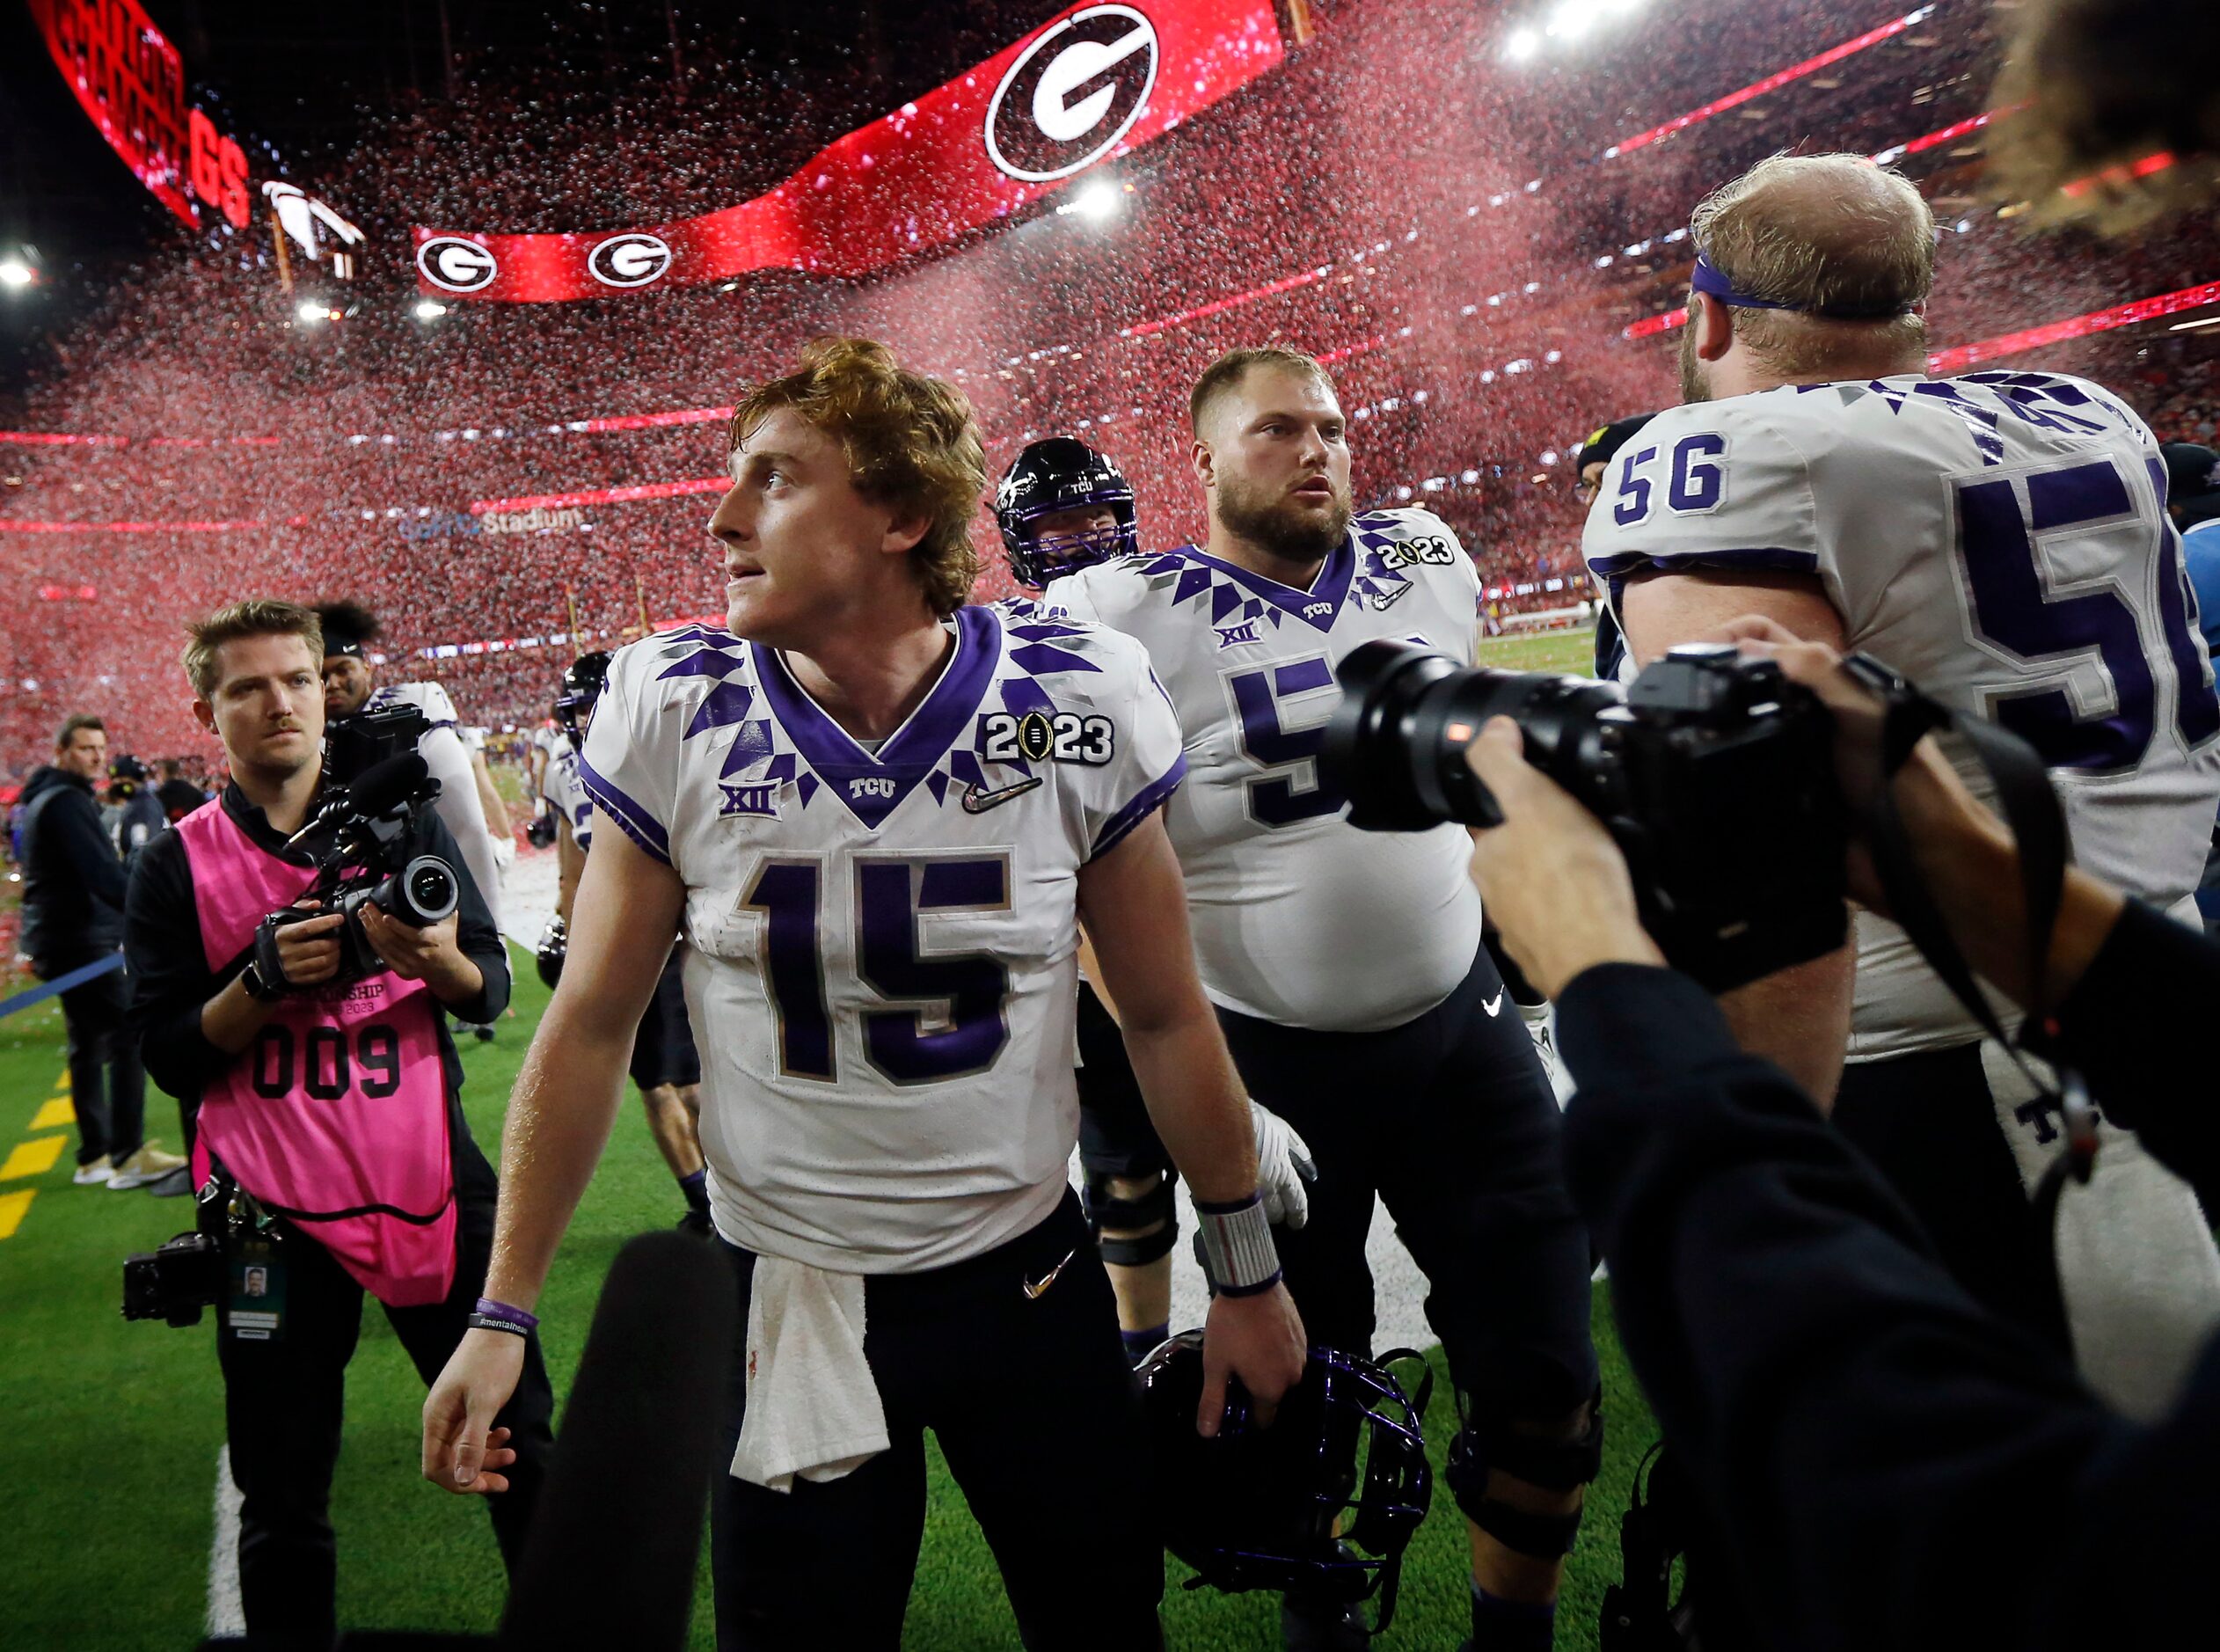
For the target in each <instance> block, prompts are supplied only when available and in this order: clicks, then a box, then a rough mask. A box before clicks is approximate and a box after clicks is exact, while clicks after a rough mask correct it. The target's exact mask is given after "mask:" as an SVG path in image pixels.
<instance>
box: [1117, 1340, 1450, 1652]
mask: <svg viewBox="0 0 2220 1652" xmlns="http://www.w3.org/2000/svg"><path fill="white" fill-rule="evenodd" d="M1406 1358H1410V1359H1416V1358H1418V1356H1416V1355H1415V1354H1413V1353H1412V1352H1411V1351H1410V1350H1408V1349H1396V1350H1393V1351H1391V1352H1390V1353H1388V1354H1386V1355H1384V1356H1382V1361H1381V1363H1374V1362H1372V1361H1369V1360H1364V1359H1360V1358H1357V1357H1356V1356H1353V1355H1348V1354H1344V1353H1341V1352H1339V1351H1338V1350H1335V1349H1323V1348H1313V1349H1311V1357H1310V1361H1309V1363H1308V1364H1307V1365H1306V1366H1305V1367H1304V1374H1303V1379H1302V1381H1301V1382H1300V1383H1298V1384H1297V1385H1296V1386H1295V1387H1294V1388H1292V1389H1290V1390H1289V1392H1288V1393H1287V1394H1286V1395H1285V1396H1283V1397H1282V1400H1281V1402H1280V1410H1279V1414H1278V1416H1277V1417H1276V1418H1275V1419H1274V1422H1273V1425H1272V1427H1271V1428H1270V1429H1259V1428H1257V1427H1256V1426H1255V1425H1254V1423H1253V1422H1252V1420H1251V1415H1250V1409H1249V1401H1248V1396H1247V1395H1246V1394H1245V1393H1243V1392H1242V1390H1241V1388H1240V1385H1239V1384H1238V1383H1235V1384H1233V1385H1230V1387H1229V1388H1228V1390H1227V1406H1226V1414H1225V1417H1224V1419H1223V1422H1222V1424H1221V1426H1220V1429H1219V1432H1218V1434H1217V1436H1216V1438H1214V1439H1209V1440H1205V1439H1203V1438H1202V1437H1201V1436H1199V1435H1197V1434H1196V1433H1195V1431H1194V1416H1195V1411H1196V1408H1197V1407H1198V1406H1199V1405H1200V1403H1201V1393H1202V1334H1201V1332H1200V1331H1188V1332H1185V1333H1183V1334H1180V1335H1179V1336H1176V1337H1173V1338H1172V1339H1171V1340H1170V1341H1167V1342H1165V1343H1164V1344H1163V1345H1162V1346H1161V1347H1159V1348H1158V1349H1157V1350H1156V1351H1155V1352H1154V1353H1152V1354H1151V1355H1150V1356H1149V1357H1148V1358H1147V1359H1146V1360H1144V1361H1143V1363H1142V1365H1141V1368H1140V1370H1139V1371H1138V1372H1137V1373H1136V1375H1137V1376H1138V1377H1139V1378H1140V1380H1141V1383H1142V1385H1143V1396H1144V1399H1145V1401H1146V1405H1147V1408H1148V1413H1149V1420H1150V1434H1151V1436H1153V1441H1154V1444H1155V1457H1156V1467H1157V1479H1158V1487H1157V1502H1158V1506H1159V1508H1160V1509H1161V1511H1162V1514H1163V1518H1164V1523H1165V1546H1166V1547H1167V1548H1169V1549H1170V1550H1171V1551H1172V1553H1173V1554H1175V1555H1177V1556H1179V1559H1180V1560H1182V1561H1186V1562H1187V1564H1188V1565H1189V1566H1191V1567H1193V1568H1194V1570H1195V1572H1196V1574H1197V1575H1198V1581H1200V1582H1201V1583H1208V1584H1209V1585H1211V1586H1212V1587H1213V1588H1216V1589H1221V1590H1227V1591H1228V1592H1238V1591H1240V1590H1251V1589H1270V1590H1282V1591H1286V1592H1290V1593H1294V1594H1297V1595H1300V1596H1302V1597H1305V1598H1308V1599H1311V1600H1314V1601H1320V1602H1330V1603H1333V1604H1339V1605H1354V1604H1357V1603H1359V1602H1361V1601H1364V1600H1368V1599H1370V1598H1373V1597H1376V1596H1377V1597H1378V1599H1379V1603H1380V1604H1379V1609H1378V1621H1377V1624H1376V1625H1375V1626H1374V1627H1375V1632H1376V1633H1377V1630H1379V1629H1384V1628H1385V1627H1386V1626H1387V1625H1388V1623H1389V1621H1390V1620H1391V1619H1392V1618H1393V1616H1394V1612H1395V1596H1396V1588H1397V1584H1398V1581H1399V1578H1400V1574H1401V1570H1402V1564H1403V1552H1404V1550H1405V1548H1406V1547H1407V1546H1408V1545H1409V1543H1410V1540H1411V1537H1412V1534H1413V1532H1415V1531H1417V1530H1418V1526H1419V1523H1420V1521H1421V1520H1422V1519H1424V1518H1425V1517H1426V1510H1427V1506H1428V1502H1429V1501H1430V1500H1431V1497H1432V1493H1433V1477H1432V1473H1431V1471H1430V1469H1429V1468H1428V1464H1427V1460H1426V1441H1425V1437H1424V1436H1423V1434H1422V1432H1421V1431H1420V1417H1421V1415H1422V1414H1423V1413H1424V1410H1425V1406H1426V1400H1427V1398H1428V1394H1429V1393H1430V1392H1431V1390H1432V1387H1433V1380H1434V1379H1433V1373H1432V1372H1431V1371H1426V1373H1425V1375H1424V1376H1423V1377H1422V1378H1420V1385H1419V1389H1418V1393H1417V1395H1416V1400H1415V1403H1413V1400H1412V1399H1411V1398H1409V1397H1406V1394H1405V1393H1404V1391H1403V1387H1402V1385H1401V1384H1399V1383H1398V1381H1397V1380H1396V1379H1395V1378H1394V1377H1393V1376H1392V1375H1391V1374H1390V1372H1389V1371H1386V1370H1385V1369H1384V1364H1385V1363H1386V1362H1388V1361H1399V1360H1403V1359H1406ZM1421 1369H1423V1365H1421Z"/></svg>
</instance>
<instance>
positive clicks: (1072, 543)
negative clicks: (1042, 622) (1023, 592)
mask: <svg viewBox="0 0 2220 1652" xmlns="http://www.w3.org/2000/svg"><path fill="white" fill-rule="evenodd" d="M1084 505H1105V506H1107V507H1108V508H1109V510H1110V514H1111V515H1114V516H1115V517H1116V518H1117V522H1116V524H1115V525H1114V526H1113V527H1109V528H1100V529H1096V530H1092V531H1091V532H1086V533H1073V534H1057V535H1055V537H1053V538H1051V539H1049V540H1047V541H1045V542H1044V541H1043V540H1041V538H1040V537H1038V536H1036V535H1035V533H1034V532H1033V523H1035V522H1037V521H1039V520H1040V519H1041V517H1043V516H1046V515H1051V514H1053V513H1055V512H1056V511H1059V510H1076V509H1077V508H1080V507H1081V506H1084ZM995 523H996V525H997V527H999V528H1000V529H1001V530H1002V545H1003V549H1004V551H1006V552H1009V555H1010V571H1011V573H1012V574H1016V575H1017V577H1018V581H1019V583H1020V584H1022V585H1025V586H1027V587H1029V588H1032V589H1033V590H1036V591H1037V590H1039V589H1041V587H1042V586H1044V585H1046V584H1048V581H1051V580H1055V579H1061V578H1063V576H1064V575H1065V574H1073V573H1077V571H1078V570H1079V569H1081V568H1084V567H1092V566H1093V565H1094V564H1096V563H1098V562H1107V561H1108V560H1109V559H1111V558H1112V557H1119V556H1128V555H1130V554H1132V553H1133V552H1136V551H1138V550H1139V549H1140V548H1141V541H1140V537H1139V534H1140V530H1139V526H1138V519H1137V518H1136V515H1135V513H1134V506H1133V484H1132V483H1130V482H1128V481H1127V480H1126V477H1125V472H1124V471H1121V470H1120V469H1119V468H1118V467H1117V465H1116V464H1115V463H1114V461H1113V460H1112V459H1111V458H1110V457H1109V456H1108V455H1107V454H1105V453H1098V452H1096V451H1095V450H1093V449H1092V448H1091V447H1089V446H1088V445H1087V444H1086V443H1085V442H1081V441H1079V440H1078V439H1077V438H1076V437H1073V436H1050V437H1048V440H1046V441H1044V442H1034V443H1033V444H1032V445H1031V446H1030V447H1028V448H1026V450H1025V451H1024V452H1022V453H1020V454H1019V456H1018V457H1017V458H1016V459H1015V460H1013V461H1012V462H1011V466H1010V470H1009V473H1008V474H1007V475H1005V476H1004V478H1003V479H1002V486H999V487H997V488H996V489H995Z"/></svg>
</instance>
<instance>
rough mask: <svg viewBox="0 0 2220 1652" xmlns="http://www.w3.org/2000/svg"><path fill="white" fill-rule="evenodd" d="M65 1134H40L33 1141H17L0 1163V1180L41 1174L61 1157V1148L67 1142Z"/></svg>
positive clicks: (12, 1179) (52, 1166)
mask: <svg viewBox="0 0 2220 1652" xmlns="http://www.w3.org/2000/svg"><path fill="white" fill-rule="evenodd" d="M68 1142H69V1137H66V1136H41V1137H40V1138H39V1139H38V1140H37V1141H35V1142H18V1143H17V1144H16V1146H15V1151H13V1152H11V1153H10V1154H9V1155H8V1157H7V1159H6V1161H5V1162H4V1163H0V1181H15V1180H16V1179H17V1178H18V1177H19V1176H43V1175H45V1174H46V1173H47V1172H48V1171H49V1170H52V1169H53V1168H54V1161H55V1159H59V1158H61V1157H62V1148H63V1146H64V1145H66V1144H68Z"/></svg>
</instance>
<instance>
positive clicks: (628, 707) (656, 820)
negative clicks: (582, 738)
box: [578, 639, 683, 866]
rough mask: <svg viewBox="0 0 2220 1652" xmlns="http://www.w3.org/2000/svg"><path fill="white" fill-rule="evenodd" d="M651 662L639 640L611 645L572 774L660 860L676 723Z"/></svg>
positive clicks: (672, 791) (666, 840)
mask: <svg viewBox="0 0 2220 1652" xmlns="http://www.w3.org/2000/svg"><path fill="white" fill-rule="evenodd" d="M648 641H650V642H652V641H654V639H649V640H648ZM659 663H661V662H660V660H659V659H658V656H657V655H656V654H655V653H654V650H653V649H652V648H651V647H648V646H647V644H646V643H632V644H630V645H628V646H627V647H623V648H620V649H618V650H617V657H616V658H615V659H613V660H611V661H610V665H609V680H608V683H607V685H606V686H605V687H604V688H603V689H602V696H601V699H600V700H599V702H598V703H597V704H596V705H595V707H594V721H593V724H592V726H591V727H589V728H588V730H587V731H586V749H585V750H584V751H583V752H581V754H580V756H579V760H578V778H579V780H580V782H581V784H582V785H583V786H585V788H586V794H587V796H588V797H589V798H591V799H592V800H593V801H594V808H595V810H596V812H598V813H599V814H600V815H602V817H603V818H604V819H606V820H608V821H610V822H612V823H614V824H615V826H616V827H617V830H619V831H622V832H623V833H624V836H625V837H629V838H631V839H632V841H633V842H634V843H635V844H639V846H640V848H642V849H644V850H646V852H648V853H649V854H651V855H653V856H654V857H655V859H658V860H660V861H661V862H663V863H664V864H665V865H666V866H668V865H670V864H671V826H672V823H673V821H674V818H675V812H676V811H675V805H676V800H677V795H678V765H679V756H680V751H679V746H680V730H681V727H683V723H682V720H681V719H680V718H679V717H678V716H677V715H676V714H675V713H676V712H677V710H678V708H677V707H676V706H675V705H673V704H672V703H671V697H670V695H669V694H668V691H667V690H664V691H661V692H659V690H663V685H662V684H661V683H660V682H659V681H658V680H657V678H656V677H655V675H654V673H655V669H656V667H657V665H658V664H659Z"/></svg>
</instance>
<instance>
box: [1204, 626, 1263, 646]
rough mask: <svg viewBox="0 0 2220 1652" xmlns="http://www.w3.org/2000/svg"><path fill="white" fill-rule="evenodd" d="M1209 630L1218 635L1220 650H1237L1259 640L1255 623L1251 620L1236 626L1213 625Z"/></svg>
mask: <svg viewBox="0 0 2220 1652" xmlns="http://www.w3.org/2000/svg"><path fill="white" fill-rule="evenodd" d="M1210 629H1211V630H1213V631H1215V632H1217V633H1218V647H1221V648H1238V647H1241V646H1242V645H1243V644H1244V643H1250V642H1255V641H1258V640H1259V638H1258V636H1257V622H1256V621H1255V620H1253V619H1245V620H1243V621H1242V622H1241V623H1240V624H1239V625H1213V626H1211V627H1210Z"/></svg>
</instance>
